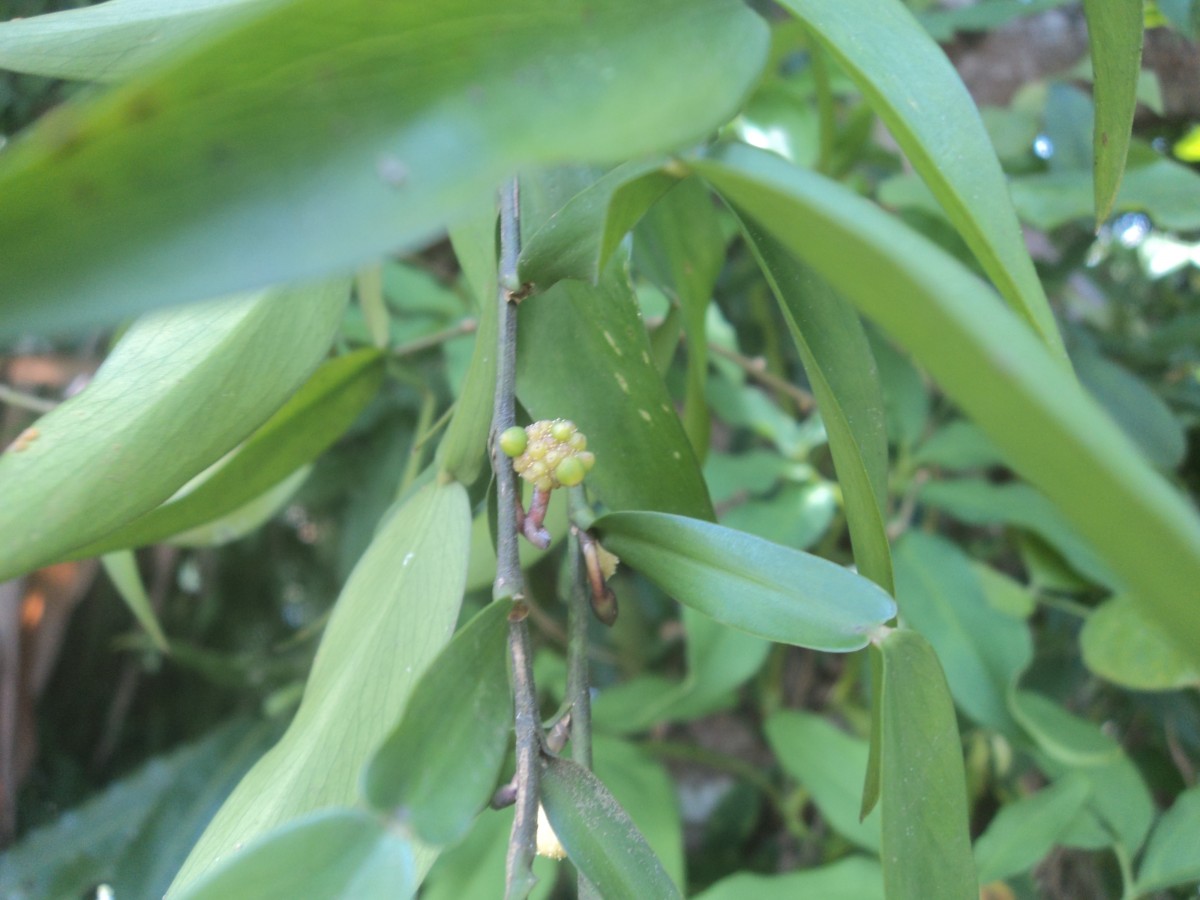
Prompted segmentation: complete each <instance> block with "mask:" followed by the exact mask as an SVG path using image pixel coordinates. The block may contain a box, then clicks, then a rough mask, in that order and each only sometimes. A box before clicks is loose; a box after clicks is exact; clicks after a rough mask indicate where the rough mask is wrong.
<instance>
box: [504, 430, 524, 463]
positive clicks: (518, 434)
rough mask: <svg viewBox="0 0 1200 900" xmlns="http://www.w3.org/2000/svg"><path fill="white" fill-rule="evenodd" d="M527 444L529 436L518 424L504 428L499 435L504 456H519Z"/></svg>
mask: <svg viewBox="0 0 1200 900" xmlns="http://www.w3.org/2000/svg"><path fill="white" fill-rule="evenodd" d="M528 445H529V437H528V435H526V434H525V429H524V428H521V427H520V426H519V425H514V426H513V427H512V428H506V429H504V433H503V434H501V435H500V449H501V450H503V451H504V455H505V456H511V457H517V456H520V455H521V454H522V453H524V452H525V448H526V447H527V446H528Z"/></svg>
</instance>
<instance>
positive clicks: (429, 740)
mask: <svg viewBox="0 0 1200 900" xmlns="http://www.w3.org/2000/svg"><path fill="white" fill-rule="evenodd" d="M510 610H511V605H510V604H506V603H492V604H491V605H489V606H487V607H485V608H484V610H483V612H481V613H479V614H478V615H476V616H475V617H474V618H473V619H472V620H471V621H470V622H468V623H467V624H466V625H464V626H463V628H462V629H461V630H460V631H459V632H458V634H456V635H455V636H454V639H453V640H451V641H450V643H449V644H447V645H446V647H445V648H444V649H443V650H442V652H441V653H440V654H438V657H437V658H436V659H435V660H434V661H433V662H432V663H431V664H430V666H429V668H428V669H427V670H426V672H425V674H424V675H422V676H421V680H420V681H419V682H417V686H416V688H414V689H413V693H412V697H411V699H410V700H409V702H408V704H407V706H405V708H404V717H403V718H402V719H401V720H400V724H399V725H397V726H396V728H395V730H394V731H392V733H391V734H390V735H389V736H388V737H387V739H386V740H385V741H384V742H383V745H382V746H381V747H380V748H379V750H378V752H376V754H375V756H374V757H373V758H372V759H371V762H370V764H369V765H368V767H367V770H366V772H365V773H364V775H363V793H364V795H365V796H366V798H367V801H368V802H369V803H370V804H371V806H373V807H374V808H375V809H377V810H379V811H380V812H386V813H391V814H392V816H393V817H396V818H399V819H401V820H404V821H407V822H409V823H410V824H411V826H412V829H413V831H414V832H416V835H417V837H419V838H420V839H421V840H423V841H427V842H428V843H431V844H453V843H456V842H457V841H458V840H459V839H460V838H461V837H462V836H463V835H464V834H466V832H467V829H468V828H470V826H471V822H472V821H473V820H474V819H475V816H476V815H477V814H478V813H479V811H480V810H481V809H482V808H483V807H484V805H485V804H486V803H487V801H488V798H489V797H491V795H492V790H493V789H494V788H495V786H496V779H497V778H498V777H499V775H500V764H501V763H502V762H504V754H505V751H506V750H507V749H508V736H509V734H510V733H511V731H512V697H511V694H510V693H509V688H508V657H507V654H506V652H505V651H506V648H507V644H506V642H505V635H506V634H507V633H508V613H509V611H510Z"/></svg>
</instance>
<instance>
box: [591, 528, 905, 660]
mask: <svg viewBox="0 0 1200 900" xmlns="http://www.w3.org/2000/svg"><path fill="white" fill-rule="evenodd" d="M593 527H594V528H595V529H596V530H597V531H598V533H599V534H600V537H601V540H602V541H603V542H604V546H605V548H606V549H608V550H609V551H611V552H613V553H615V554H616V555H617V556H619V557H620V558H621V561H622V562H623V563H625V564H627V565H628V566H630V567H631V568H633V569H636V570H637V571H639V572H641V573H642V574H643V575H645V576H646V577H647V578H649V579H650V580H651V581H653V582H654V583H655V584H657V585H658V586H659V587H661V588H662V589H663V590H664V591H666V592H667V593H668V594H670V595H671V596H673V597H675V598H676V599H678V600H679V601H680V602H681V603H684V604H686V605H688V606H691V607H693V608H694V609H697V610H699V611H700V612H702V613H704V614H705V615H708V616H711V617H712V618H714V619H716V620H717V621H718V622H724V623H725V624H726V625H731V626H733V627H734V628H739V629H741V630H742V631H747V632H749V633H750V634H754V635H758V636H759V637H765V638H767V639H769V640H772V641H780V642H782V643H786V644H795V645H797V646H800V647H811V648H812V649H815V650H829V651H833V652H844V651H849V650H858V649H861V648H862V647H865V646H866V645H867V641H868V635H869V633H870V632H871V631H872V630H874V629H875V628H877V627H878V626H879V625H881V624H882V623H884V622H886V621H887V620H888V619H890V618H892V616H894V615H895V614H896V604H895V602H894V601H893V600H892V598H891V597H890V596H888V594H887V593H886V592H884V591H883V589H881V588H880V587H878V586H877V585H875V584H874V583H872V582H870V581H868V580H867V579H865V578H863V577H862V576H861V575H856V574H855V573H853V572H851V571H850V570H849V569H845V568H843V567H841V566H839V565H837V564H836V563H832V562H830V561H829V560H827V559H822V558H821V557H819V556H812V555H811V554H808V553H802V552H800V551H799V550H792V549H790V548H788V547H782V546H780V545H779V544H772V543H771V542H770V541H764V540H762V539H761V538H757V537H754V536H752V535H749V534H745V533H744V532H740V531H734V530H733V529H730V528H723V527H721V526H720V525H713V524H712V523H710V522H701V521H699V520H698V519H688V518H685V517H683V516H674V515H669V514H667V513H653V512H618V513H609V514H608V515H605V516H601V517H600V518H599V519H597V520H596V522H595V523H594V526H593Z"/></svg>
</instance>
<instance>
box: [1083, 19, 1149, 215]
mask: <svg viewBox="0 0 1200 900" xmlns="http://www.w3.org/2000/svg"><path fill="white" fill-rule="evenodd" d="M1083 11H1084V13H1086V15H1087V23H1088V44H1089V45H1090V47H1091V54H1092V72H1093V75H1094V81H1093V84H1094V86H1095V99H1096V122H1095V126H1094V132H1093V135H1092V152H1093V153H1094V154H1095V156H1094V158H1093V160H1092V180H1093V182H1094V190H1095V197H1096V225H1097V226H1099V225H1100V223H1101V222H1103V221H1104V220H1105V219H1106V218H1108V214H1109V213H1110V212H1111V211H1112V207H1113V203H1114V202H1115V201H1116V199H1117V190H1118V189H1119V188H1120V187H1121V176H1122V175H1123V174H1124V172H1125V160H1126V157H1127V156H1128V155H1129V135H1130V131H1131V130H1132V128H1133V113H1134V110H1135V109H1136V108H1137V85H1138V72H1139V70H1140V69H1141V67H1142V0H1083Z"/></svg>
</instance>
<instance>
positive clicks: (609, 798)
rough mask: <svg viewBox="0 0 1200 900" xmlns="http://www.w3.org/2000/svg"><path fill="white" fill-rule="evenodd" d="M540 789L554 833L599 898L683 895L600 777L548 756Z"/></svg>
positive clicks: (570, 763) (543, 762)
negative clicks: (593, 887) (594, 888)
mask: <svg viewBox="0 0 1200 900" xmlns="http://www.w3.org/2000/svg"><path fill="white" fill-rule="evenodd" d="M541 788H542V803H543V805H544V806H545V808H546V817H547V818H548V819H549V820H550V824H551V826H553V828H554V833H555V834H557V835H558V839H559V840H560V841H561V842H562V845H563V847H565V848H566V850H567V855H568V856H569V857H570V859H571V862H573V863H574V864H575V866H576V868H578V869H579V871H580V872H581V873H582V874H583V875H584V876H585V877H586V878H587V879H588V881H590V882H591V883H592V884H593V885H595V886H596V889H597V890H598V891H599V894H600V896H602V897H664V898H669V897H680V896H682V895H681V894H680V893H679V888H677V887H676V886H675V884H674V882H672V881H671V878H670V876H669V875H667V873H666V870H664V869H663V867H662V863H661V862H659V859H658V857H657V856H655V855H654V851H653V850H651V849H650V846H649V845H648V844H647V843H646V839H645V838H644V837H642V834H641V832H639V831H638V829H637V826H636V825H634V824H633V820H632V819H630V818H629V814H628V813H627V812H625V810H624V809H622V808H621V806H620V804H619V803H617V801H616V800H615V799H614V798H613V795H612V794H611V793H610V792H609V790H608V788H606V787H605V786H604V784H603V783H602V782H601V781H600V779H599V778H597V777H596V776H595V775H593V774H592V773H591V772H589V771H588V770H587V769H585V768H583V767H582V766H579V765H576V764H575V763H573V762H571V761H569V760H565V759H559V758H557V757H548V758H545V759H544V760H543V761H542V773H541Z"/></svg>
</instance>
